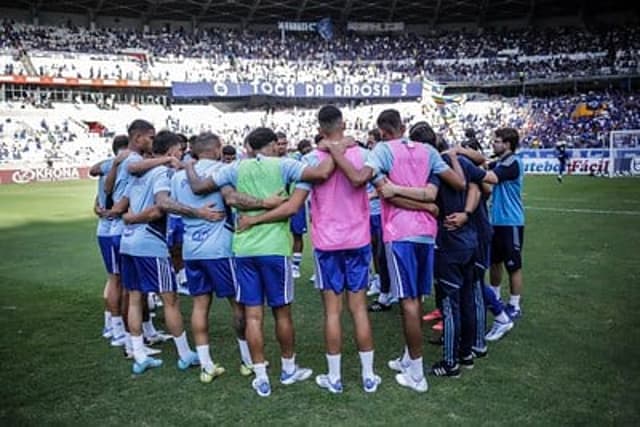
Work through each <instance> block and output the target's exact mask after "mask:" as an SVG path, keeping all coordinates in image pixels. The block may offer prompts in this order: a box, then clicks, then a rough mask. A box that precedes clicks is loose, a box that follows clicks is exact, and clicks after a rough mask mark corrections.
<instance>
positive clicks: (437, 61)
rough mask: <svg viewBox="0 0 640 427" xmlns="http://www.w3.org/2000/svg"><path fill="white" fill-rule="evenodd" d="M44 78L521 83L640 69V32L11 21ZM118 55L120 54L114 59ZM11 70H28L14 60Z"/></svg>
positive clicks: (17, 45)
mask: <svg viewBox="0 0 640 427" xmlns="http://www.w3.org/2000/svg"><path fill="white" fill-rule="evenodd" d="M3 48H4V49H5V50H8V49H10V48H12V49H20V50H21V51H25V52H28V53H29V55H30V56H31V57H32V58H33V59H34V60H33V62H34V68H35V71H36V73H37V74H39V75H48V76H56V77H82V78H92V77H95V78H125V79H134V80H136V79H137V80H144V79H155V80H165V81H170V80H181V81H206V80H229V81H234V82H247V81H256V80H263V81H265V80H267V81H283V80H286V81H291V80H292V79H295V80H296V81H302V82H361V81H410V80H414V79H420V78H423V77H426V78H429V79H431V80H438V81H459V80H465V81H484V80H505V79H509V80H517V79H520V78H526V79H534V78H566V77H575V76H598V75H613V74H630V73H638V72H639V67H640V60H639V57H640V29H638V28H637V27H632V26H627V27H606V28H596V29H590V30H587V29H576V28H556V29H553V28H546V29H537V28H529V29H525V30H489V29H484V30H475V31H466V32H464V31H434V32H432V33H429V34H420V35H418V34H402V35H393V36H388V35H385V36H375V35H362V34H357V33H346V34H340V35H337V36H336V37H335V38H334V39H332V40H330V41H326V40H324V39H322V38H321V37H320V36H318V35H317V34H313V33H289V34H287V36H286V38H285V39H284V41H283V39H282V38H281V35H280V33H278V32H277V31H273V32H249V31H238V30H213V29H206V30H200V31H198V32H196V33H191V32H187V31H184V30H183V29H178V30H174V31H157V32H148V33H142V32H138V31H134V30H127V29H106V28H104V29H96V30H92V31H90V30H87V29H84V28H79V27H75V26H72V25H68V26H62V27H43V26H33V25H26V24H19V23H12V22H9V21H4V22H3V25H2V28H1V29H0V50H2V49H3ZM114 55H116V57H114ZM1 65H4V70H1V69H0V71H4V72H5V74H9V73H11V74H14V73H15V74H24V73H27V71H28V70H25V68H24V67H23V66H22V64H21V62H20V61H5V62H4V64H0V66H1Z"/></svg>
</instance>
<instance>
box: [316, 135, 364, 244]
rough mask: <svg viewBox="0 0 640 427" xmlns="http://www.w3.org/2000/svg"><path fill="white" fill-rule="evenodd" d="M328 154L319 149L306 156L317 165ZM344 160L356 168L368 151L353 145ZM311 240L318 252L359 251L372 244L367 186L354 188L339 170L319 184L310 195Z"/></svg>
mask: <svg viewBox="0 0 640 427" xmlns="http://www.w3.org/2000/svg"><path fill="white" fill-rule="evenodd" d="M327 157H329V154H327V153H325V152H323V151H319V150H316V151H314V152H312V153H309V154H308V155H307V157H305V161H307V162H308V163H309V164H310V165H312V166H316V165H318V164H320V163H321V162H322V161H323V160H324V159H326V158H327ZM345 157H346V158H347V160H349V162H350V163H351V164H352V165H353V166H354V167H355V168H356V169H361V168H362V167H363V166H364V163H365V160H366V157H367V150H365V149H364V148H362V147H359V146H352V147H349V148H348V149H347V151H346V152H345ZM311 216H312V218H313V222H312V224H311V239H312V241H313V245H314V247H315V248H316V249H320V250H340V249H354V248H360V247H363V246H365V245H367V244H368V243H370V241H371V232H370V228H369V227H370V224H369V221H363V218H365V219H366V218H369V198H368V196H367V188H366V186H361V187H354V186H353V185H352V184H351V182H350V181H349V179H348V178H347V176H346V175H345V174H344V172H342V171H341V170H339V169H336V170H334V172H333V173H332V174H331V176H330V177H329V178H328V179H327V180H326V181H324V182H323V183H320V184H315V185H314V186H313V191H312V193H311Z"/></svg>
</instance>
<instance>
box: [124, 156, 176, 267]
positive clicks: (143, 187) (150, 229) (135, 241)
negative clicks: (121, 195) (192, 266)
mask: <svg viewBox="0 0 640 427" xmlns="http://www.w3.org/2000/svg"><path fill="white" fill-rule="evenodd" d="M169 175H170V173H169V169H168V168H167V167H166V166H157V167H155V168H153V169H151V170H149V171H147V172H146V173H145V174H143V175H141V176H136V177H133V178H132V179H131V180H130V182H129V184H128V186H127V190H126V196H127V197H128V198H129V209H130V210H131V212H133V213H135V214H138V213H141V212H142V211H144V210H145V209H147V208H150V207H152V206H154V205H155V195H156V194H157V193H159V192H162V191H166V192H167V193H169V191H170V189H171V188H170V180H169ZM166 229H167V219H166V215H163V216H162V218H160V219H158V220H156V221H153V222H150V223H144V224H128V225H126V226H125V228H124V231H123V233H122V241H121V243H120V250H121V252H122V253H124V254H128V255H134V256H145V257H167V256H169V252H168V249H167V243H166Z"/></svg>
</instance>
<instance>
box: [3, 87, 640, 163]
mask: <svg viewBox="0 0 640 427" xmlns="http://www.w3.org/2000/svg"><path fill="white" fill-rule="evenodd" d="M117 107H118V106H117V105H114V108H115V110H107V111H103V112H101V113H100V117H101V120H102V124H103V125H105V127H106V129H105V133H104V134H103V137H97V136H95V135H93V136H91V137H90V136H89V134H88V130H86V129H85V130H83V128H81V127H78V126H77V125H75V124H74V123H70V118H69V117H67V116H65V115H64V114H68V113H64V114H62V113H58V110H57V108H59V107H54V108H53V109H52V110H50V111H49V112H48V115H47V119H46V120H42V121H41V122H40V123H37V122H33V121H32V122H31V124H30V125H28V124H25V123H19V122H16V120H12V119H10V118H6V119H3V120H4V122H3V123H1V124H0V162H1V163H12V162H13V163H15V162H20V161H23V160H28V159H44V158H56V159H62V160H64V161H67V162H69V163H76V164H78V163H88V162H90V161H92V160H98V159H99V158H100V157H101V156H105V155H107V153H108V149H109V137H108V136H110V135H113V134H114V133H119V132H122V130H123V129H124V124H122V123H121V121H122V117H121V116H117V114H118V111H117ZM389 107H393V108H396V109H398V110H400V111H401V112H402V117H403V118H404V119H405V120H406V122H407V125H408V126H409V125H410V124H411V123H413V122H416V121H419V120H427V121H428V122H429V123H431V124H432V126H433V127H434V129H435V130H436V132H437V133H438V134H439V135H441V137H442V138H443V139H444V140H445V141H447V142H448V143H450V144H456V143H460V142H462V140H464V138H465V136H464V135H465V132H466V131H467V130H468V129H473V130H474V133H475V135H476V138H477V139H478V141H479V142H480V143H481V144H482V145H483V147H485V148H486V149H487V150H489V151H490V146H491V141H492V136H493V131H494V130H495V129H496V128H499V127H503V126H508V127H514V128H516V129H518V130H519V131H520V134H521V137H522V142H521V147H522V148H532V149H536V148H553V147H554V146H555V145H556V143H557V142H559V141H563V142H565V143H566V144H567V146H568V147H569V148H599V147H607V146H608V142H609V140H608V138H609V133H610V132H611V131H614V130H634V129H635V130H637V129H640V98H639V97H638V94H637V93H632V94H622V93H589V94H583V95H577V96H563V97H551V98H524V97H520V98H495V99H489V100H480V101H464V100H463V101H462V102H461V103H460V104H459V105H455V106H451V108H453V109H454V111H453V113H452V114H444V113H443V109H442V107H441V106H439V105H436V104H433V103H427V102H425V103H422V104H419V103H415V102H407V103H397V104H393V105H389V104H369V105H366V104H365V105H359V106H350V105H341V108H342V109H343V112H344V114H345V119H346V123H347V127H348V129H347V131H348V133H349V134H351V135H353V136H354V137H355V138H357V139H361V140H362V141H364V140H366V134H367V131H368V130H370V129H372V128H374V127H375V118H376V117H377V116H378V114H379V113H380V111H382V110H383V109H385V108H389ZM30 108H31V107H30ZM76 108H78V110H77V111H79V112H81V111H82V108H83V106H76ZM148 108H153V107H145V106H140V107H139V109H138V110H136V114H139V115H140V116H149V115H151V113H150V111H148V110H147V109H148ZM200 108H202V109H204V108H208V107H198V106H190V107H181V106H174V108H173V109H172V110H171V111H167V110H162V109H160V110H158V111H162V112H161V113H160V115H158V114H156V113H154V114H155V115H153V117H154V122H155V124H156V126H157V127H158V128H159V129H161V128H166V129H169V130H171V131H174V132H179V133H183V134H185V135H187V136H189V135H194V134H197V133H199V132H203V131H212V132H215V133H217V134H219V135H220V136H221V137H222V139H223V140H224V142H225V143H227V144H232V145H234V146H236V147H242V144H243V141H244V138H245V136H246V135H247V134H248V133H249V132H250V131H251V130H252V129H253V128H255V127H257V126H268V127H271V128H273V129H275V130H277V131H280V132H284V133H285V134H287V136H288V141H289V146H290V148H291V149H294V148H295V146H296V144H297V143H298V141H300V140H302V139H312V138H313V136H314V135H315V132H316V128H317V117H316V113H317V109H316V108H298V107H284V106H283V107H279V108H270V109H265V110H263V111H236V112H222V111H219V112H217V113H216V114H215V116H212V115H211V112H210V110H206V111H205V110H202V113H201V114H199V111H200V110H199V109H200ZM447 108H449V107H447ZM112 115H113V117H111V116H112ZM33 117H41V114H40V113H39V112H38V111H37V110H34V115H33ZM34 120H35V119H34ZM118 123H120V125H118ZM118 126H119V127H118ZM105 135H106V137H105Z"/></svg>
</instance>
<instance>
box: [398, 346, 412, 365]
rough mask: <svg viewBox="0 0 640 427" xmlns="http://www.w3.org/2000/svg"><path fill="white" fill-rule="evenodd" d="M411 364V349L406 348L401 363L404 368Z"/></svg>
mask: <svg viewBox="0 0 640 427" xmlns="http://www.w3.org/2000/svg"><path fill="white" fill-rule="evenodd" d="M410 362H411V356H410V355H409V347H407V346H406V345H405V346H404V352H403V353H402V357H401V358H400V363H401V364H402V365H404V366H407V365H408V364H409V363H410Z"/></svg>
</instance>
